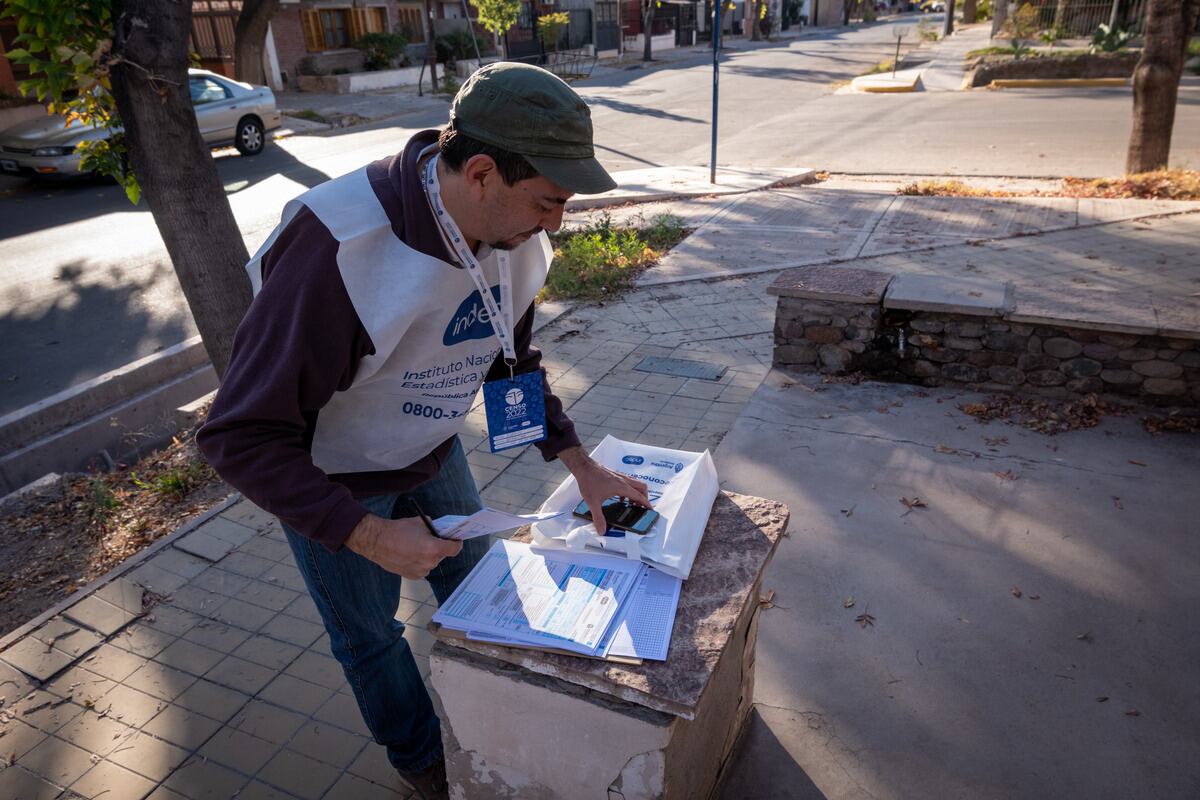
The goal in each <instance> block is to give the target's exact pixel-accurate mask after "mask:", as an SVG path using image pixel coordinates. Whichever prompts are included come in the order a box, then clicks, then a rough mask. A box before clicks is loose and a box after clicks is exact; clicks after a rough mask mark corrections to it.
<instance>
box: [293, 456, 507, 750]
mask: <svg viewBox="0 0 1200 800" xmlns="http://www.w3.org/2000/svg"><path fill="white" fill-rule="evenodd" d="M409 498H414V499H415V500H416V501H417V502H418V503H420V505H421V510H423V511H424V512H425V513H426V514H427V515H429V516H430V517H431V518H433V519H437V518H438V517H440V516H442V515H444V514H471V513H474V512H475V511H478V510H479V509H480V508H482V507H483V504H482V502H481V501H480V499H479V490H478V489H477V488H476V487H475V479H474V478H473V477H472V476H471V470H470V468H469V467H468V465H467V458H466V455H465V454H464V453H463V449H462V443H461V442H455V445H454V449H453V450H452V451H451V453H450V456H449V457H448V458H447V460H446V463H445V465H444V466H443V467H442V471H441V472H439V473H438V474H437V476H436V477H434V478H433V479H431V480H429V481H427V482H426V483H423V484H421V485H420V486H418V487H417V488H416V489H414V490H412V491H411V492H408V493H406V494H389V495H380V496H377V497H369V498H364V499H361V502H362V504H363V505H364V506H366V507H367V508H368V509H369V510H370V511H371V513H373V514H377V515H378V516H381V517H385V518H389V519H401V518H403V517H411V516H414V514H413V512H412V511H411V510H410V508H411V507H410V505H409ZM283 530H284V533H286V534H287V539H288V544H290V545H291V547H292V554H293V555H294V556H295V557H296V565H297V566H298V567H299V568H300V572H301V573H302V574H303V575H304V582H305V583H306V584H307V585H308V591H309V594H311V595H312V598H313V600H314V601H316V604H317V610H318V611H319V612H320V613H321V618H322V619H323V620H324V621H325V630H326V631H328V632H329V644H330V649H331V650H332V651H333V656H334V658H336V659H337V660H338V662H339V663H340V664H341V665H342V670H343V671H344V672H345V673H346V680H347V681H349V683H350V688H351V689H352V690H353V691H354V697H355V699H356V700H358V708H359V710H360V711H361V712H362V715H363V720H364V721H365V722H366V723H367V728H368V729H369V730H370V731H371V735H372V736H374V737H375V741H376V742H378V743H379V744H382V745H384V746H385V747H387V753H388V760H389V761H391V763H392V766H394V767H395V768H396V769H398V770H403V771H406V772H416V771H419V770H422V769H425V768H426V767H428V766H430V765H431V764H434V763H435V762H437V760H438V759H440V758H441V757H442V734H441V724H440V723H439V722H438V718H437V714H436V713H435V712H434V710H433V703H432V702H430V699H429V693H428V692H427V691H426V690H425V685H424V683H422V681H421V673H420V671H419V670H418V669H417V664H416V662H415V661H414V660H413V654H412V650H410V649H409V646H408V642H406V641H405V640H404V636H403V633H404V625H402V624H401V623H400V622H399V621H397V620H396V619H395V617H396V610H397V608H398V607H399V605H400V584H401V581H402V579H401V577H400V576H399V575H396V574H394V573H391V572H388V571H387V570H385V569H383V568H382V567H380V566H378V565H377V564H375V563H374V562H373V561H369V560H368V559H366V558H363V557H362V556H360V555H358V554H357V553H354V552H351V550H350V549H349V548H346V547H343V548H342V549H341V550H339V551H338V552H336V553H331V552H329V550H327V549H326V548H325V547H324V546H322V545H320V544H317V543H316V542H314V541H312V540H311V539H308V538H306V537H305V536H302V535H301V534H299V533H297V532H296V531H294V530H292V529H290V528H289V527H288V526H287V525H284V526H283ZM490 544H491V543H490V541H489V539H488V537H481V538H479V539H471V540H469V541H466V542H464V543H463V549H462V552H461V553H459V554H458V555H457V556H455V557H454V558H448V559H446V560H444V561H442V563H440V564H438V566H437V567H435V568H434V570H433V572H431V573H429V576H428V578H427V580H428V581H429V585H430V586H431V587H432V588H433V594H434V596H435V597H436V598H437V601H438V604H439V605H440V604H442V603H444V602H445V601H446V598H447V597H449V596H450V593H451V592H453V591H454V589H455V587H457V586H458V584H459V583H460V582H461V581H462V579H463V578H465V577H466V576H467V573H468V572H470V571H471V568H472V567H474V566H475V564H476V563H478V561H479V560H480V559H481V558H483V556H484V554H486V553H487V551H488V547H489V546H490Z"/></svg>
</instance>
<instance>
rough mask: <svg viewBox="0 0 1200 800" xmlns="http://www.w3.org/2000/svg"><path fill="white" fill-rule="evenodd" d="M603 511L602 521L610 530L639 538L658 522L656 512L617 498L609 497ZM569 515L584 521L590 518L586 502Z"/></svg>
mask: <svg viewBox="0 0 1200 800" xmlns="http://www.w3.org/2000/svg"><path fill="white" fill-rule="evenodd" d="M603 509H604V521H605V522H607V523H608V526H609V527H610V528H616V529H617V530H622V531H628V532H629V533H636V534H637V535H639V536H645V535H646V534H647V533H649V532H650V529H651V528H653V527H654V523H655V522H657V521H658V512H657V511H655V510H654V509H652V508H642V507H641V506H635V505H634V504H633V503H630V502H628V501H626V500H622V499H621V498H619V497H610V498H609V499H608V500H605V501H604V507H603ZM571 513H573V514H574V515H575V516H577V517H580V518H582V519H586V520H591V518H592V511H591V509H589V508H588V504H587V501H586V500H582V501H580V503H579V505H577V506H575V510H574V511H573V512H571Z"/></svg>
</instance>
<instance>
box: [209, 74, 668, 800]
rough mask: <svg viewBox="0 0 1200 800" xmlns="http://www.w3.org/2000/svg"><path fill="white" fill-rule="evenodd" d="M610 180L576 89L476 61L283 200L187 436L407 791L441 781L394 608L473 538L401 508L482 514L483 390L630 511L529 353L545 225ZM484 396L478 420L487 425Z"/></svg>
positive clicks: (525, 433) (434, 740) (457, 570)
mask: <svg viewBox="0 0 1200 800" xmlns="http://www.w3.org/2000/svg"><path fill="white" fill-rule="evenodd" d="M615 185H616V184H615V183H614V182H613V180H612V178H610V177H609V175H608V174H607V173H606V172H605V171H604V169H603V168H602V167H601V166H600V164H599V162H598V161H596V159H595V157H594V151H593V147H592V126H591V117H590V113H589V111H588V108H587V106H586V104H584V103H583V101H582V100H581V99H580V98H579V96H578V95H576V94H575V92H574V91H573V90H572V89H571V88H570V87H569V86H567V85H566V84H565V83H563V82H562V81H561V80H559V79H558V78H556V77H554V76H553V75H551V74H550V73H548V72H546V71H545V70H541V69H538V68H537V67H531V66H526V65H521V64H495V65H492V66H489V67H486V68H484V69H482V70H480V71H479V72H477V73H475V75H474V76H473V77H472V78H471V79H470V80H469V81H467V83H466V84H465V85H464V86H463V88H462V90H461V91H460V92H459V93H458V96H457V97H455V99H454V103H453V105H452V106H451V110H450V124H449V125H448V126H447V127H446V128H445V129H444V130H443V131H441V132H440V134H439V133H438V132H437V131H425V132H422V133H419V134H417V135H416V136H414V137H413V138H412V139H411V140H409V141H408V143H407V144H406V145H405V147H404V150H403V151H402V152H401V153H400V154H399V155H397V156H395V157H393V158H388V159H384V160H382V161H377V162H375V163H373V164H370V165H368V166H367V167H365V168H364V169H361V170H358V171H356V172H353V173H350V174H349V175H346V176H343V177H341V178H337V179H335V180H332V181H329V182H328V183H325V184H322V185H320V186H318V187H316V188H314V189H311V190H309V191H308V192H306V193H305V194H303V195H301V196H300V197H299V198H297V199H296V200H293V201H292V202H291V203H289V204H288V205H287V206H286V207H285V209H284V212H283V219H282V222H281V223H280V225H279V227H277V228H276V229H275V231H274V232H273V233H272V234H271V236H270V238H268V239H267V241H266V243H265V244H264V245H263V246H262V248H261V249H260V250H259V251H258V253H257V254H256V255H255V256H254V258H253V259H252V260H251V262H250V264H249V265H248V267H247V268H248V270H249V272H250V278H251V282H252V283H253V285H254V289H255V299H254V302H253V304H252V305H251V307H250V310H249V311H248V312H247V314H246V317H245V319H244V320H243V322H242V324H241V326H240V327H239V329H238V332H237V337H236V339H235V342H234V350H233V356H232V360H231V362H230V365H229V369H228V370H227V372H226V374H225V378H224V382H223V384H222V386H221V389H220V392H219V393H218V394H217V399H216V401H215V402H214V403H213V408H212V411H211V412H210V414H209V418H208V423H207V424H206V425H205V426H204V427H203V429H202V430H201V431H200V434H199V436H198V437H197V441H198V443H199V445H200V448H201V450H202V451H203V452H204V454H205V456H206V457H207V458H208V460H209V461H210V463H212V465H213V466H214V467H215V468H216V469H217V471H218V472H219V473H220V474H221V475H222V476H223V477H224V478H225V479H226V480H227V481H228V482H229V483H230V484H232V485H233V486H235V487H237V488H238V489H239V490H241V491H242V493H243V494H245V496H246V497H248V498H249V499H250V500H252V501H254V502H255V503H257V504H258V505H259V506H261V507H263V508H264V509H266V510H268V511H270V512H271V513H273V514H275V515H276V516H278V517H279V519H280V521H281V523H282V525H283V529H284V532H285V533H286V535H287V539H288V542H289V543H290V545H291V548H292V552H293V554H294V555H295V558H296V563H297V565H298V566H299V568H300V571H301V573H303V575H304V579H305V583H306V584H307V586H308V589H309V592H310V594H311V595H312V597H313V600H314V601H315V602H316V606H317V608H318V610H319V611H320V613H321V616H322V618H323V619H324V622H325V628H326V630H327V631H328V632H329V640H330V647H331V650H332V652H333V655H334V656H335V657H336V658H337V660H338V661H339V662H340V663H341V665H342V667H343V670H344V671H345V673H346V679H347V680H348V681H349V684H350V687H351V688H352V690H353V691H354V696H355V698H356V699H357V700H358V704H359V709H360V710H361V712H362V714H363V718H364V720H365V721H366V724H367V727H368V728H369V729H370V731H371V733H372V735H373V736H374V738H375V740H376V741H377V742H379V743H380V744H383V745H385V746H386V747H387V752H388V757H389V759H390V760H391V763H392V764H393V766H395V767H396V769H397V770H399V771H400V774H401V776H402V777H403V778H404V779H405V781H406V782H408V783H409V784H411V785H413V786H414V787H416V788H417V789H418V790H419V791H420V792H421V793H422V794H423V795H424V796H425V797H426V798H432V797H442V796H444V795H445V791H446V790H445V766H444V761H443V756H442V744H441V733H440V727H439V723H438V720H437V716H436V715H435V713H434V711H433V707H432V704H431V703H430V700H429V696H428V694H427V693H426V691H425V688H424V685H423V683H422V680H421V675H420V673H419V671H418V669H417V666H416V664H415V662H414V660H413V656H412V653H411V651H410V650H409V647H408V644H407V643H406V642H405V640H404V638H403V636H402V635H401V634H402V632H403V626H402V625H400V624H399V623H398V622H397V621H396V620H395V619H394V617H395V614H396V610H397V607H398V605H399V599H400V585H401V581H402V580H403V579H420V578H427V579H428V580H429V583H430V585H431V586H432V588H433V592H434V594H435V596H436V597H437V600H438V602H439V603H441V602H444V601H445V600H446V598H447V597H448V596H449V594H450V593H451V592H452V591H453V590H454V588H455V587H456V586H457V585H458V584H459V582H460V581H461V580H462V579H463V578H464V577H465V576H466V574H467V573H468V572H469V571H470V570H471V568H472V566H474V564H475V563H476V562H477V561H478V560H479V559H480V558H482V556H483V554H484V553H485V552H486V550H487V547H488V542H487V541H486V540H472V541H468V542H466V543H465V544H464V543H459V542H452V541H446V540H442V539H438V538H436V537H435V536H433V535H431V534H430V532H429V531H428V529H427V527H426V526H425V524H424V522H423V521H422V519H421V518H420V512H421V511H423V512H424V513H425V514H427V515H428V516H430V517H433V518H436V517H439V516H442V515H445V514H470V513H472V512H474V511H476V510H478V509H479V508H480V507H481V505H480V499H479V493H478V490H477V489H476V487H475V483H474V481H473V479H472V477H471V474H470V471H469V469H468V466H467V462H466V457H465V455H464V453H463V448H462V445H461V444H460V443H459V441H458V437H457V433H458V431H459V430H460V428H461V425H462V421H463V419H464V416H465V414H466V413H467V411H469V410H470V408H471V406H472V404H473V402H474V401H475V398H476V395H477V392H478V390H479V388H480V385H481V384H482V383H485V380H486V385H485V387H484V392H485V395H488V396H489V397H490V395H493V394H496V392H494V391H492V388H493V387H500V388H499V397H501V398H505V397H507V398H508V400H507V402H508V403H509V405H512V403H513V401H514V398H516V399H518V400H519V399H520V398H525V397H527V396H528V394H529V393H530V392H532V393H534V394H535V395H536V396H537V397H540V398H541V399H543V400H544V402H545V418H544V421H543V420H541V419H540V418H537V416H536V414H534V416H533V418H532V419H531V421H530V422H529V423H528V427H521V428H517V429H515V430H514V431H508V430H507V429H505V430H504V431H499V430H494V429H493V430H489V435H490V436H492V437H493V439H495V438H499V439H500V440H501V441H502V442H512V441H518V442H524V441H530V440H532V439H536V438H537V436H538V433H537V431H539V430H541V429H540V428H539V427H538V426H539V425H544V430H545V438H544V439H543V440H542V441H540V442H538V443H537V446H538V448H539V449H540V450H541V452H542V455H543V457H544V458H546V459H547V460H551V459H553V458H555V457H557V458H559V459H561V460H562V461H563V463H564V464H565V465H566V466H567V468H568V469H569V470H570V471H571V473H572V474H573V475H574V477H575V478H576V480H577V481H578V483H579V487H580V492H581V494H582V496H583V498H584V499H585V500H586V501H587V502H588V504H589V506H590V507H592V508H599V507H600V506H601V503H602V501H603V500H604V499H606V498H608V497H612V496H617V495H619V496H622V497H626V498H628V499H630V500H631V501H633V502H636V503H640V504H643V505H649V502H648V498H647V495H646V486H645V484H643V483H641V482H639V481H636V480H633V479H630V478H627V477H626V476H623V475H621V474H619V473H617V472H614V471H611V470H608V469H606V468H604V467H601V466H600V465H598V464H597V463H596V462H594V461H593V460H592V459H591V458H589V457H588V455H587V454H586V453H585V452H584V451H583V449H582V448H581V446H580V442H579V438H578V437H577V436H576V435H575V430H574V426H573V424H572V423H571V421H570V420H569V419H568V418H567V416H566V415H565V414H564V413H563V409H562V403H561V402H560V401H559V400H558V399H557V398H555V397H554V395H553V393H551V391H550V389H549V387H548V385H547V384H546V382H545V381H544V372H543V371H542V370H541V368H540V359H541V354H540V353H539V352H538V351H537V350H536V349H534V348H533V347H531V346H530V339H531V335H532V329H533V299H534V296H535V295H536V293H537V292H538V290H539V289H540V288H541V287H542V285H543V283H544V282H545V278H546V271H547V269H548V267H549V261H550V255H551V250H550V246H549V242H548V238H547V236H546V233H545V231H554V230H557V229H558V227H559V226H560V225H561V224H562V215H563V210H564V205H565V203H566V202H567V200H568V199H569V198H570V196H571V195H572V194H574V193H585V194H586V193H599V192H604V191H607V190H609V189H611V188H613V187H614V186H615ZM514 310H517V311H521V312H523V315H521V316H520V317H519V318H517V319H515V320H514V316H515V315H514ZM510 387H512V388H510ZM513 388H518V389H520V391H517V392H514V391H513ZM489 393H490V394H489ZM488 402H489V428H492V427H493V426H502V425H503V424H504V423H503V422H495V423H493V420H492V414H491V413H490V411H491V406H490V404H491V403H492V399H489V401H488ZM498 402H499V403H500V410H501V411H503V410H504V403H505V402H506V401H505V400H503V399H501V400H499V401H498ZM521 405H522V407H524V405H525V404H521ZM530 405H533V406H536V405H537V403H533V404H530ZM499 416H500V417H503V416H504V414H499ZM531 431H532V433H531ZM414 501H415V502H414ZM602 525H603V521H602V520H597V527H598V529H601V527H602ZM600 532H601V533H603V530H602V529H601V530H600Z"/></svg>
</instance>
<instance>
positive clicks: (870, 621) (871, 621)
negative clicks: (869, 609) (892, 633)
mask: <svg viewBox="0 0 1200 800" xmlns="http://www.w3.org/2000/svg"><path fill="white" fill-rule="evenodd" d="M854 621H855V622H857V623H858V627H860V628H865V627H867V626H868V625H870V626H874V625H875V618H874V617H872V616H871V615H870V614H859V615H858V616H857V617H855V618H854Z"/></svg>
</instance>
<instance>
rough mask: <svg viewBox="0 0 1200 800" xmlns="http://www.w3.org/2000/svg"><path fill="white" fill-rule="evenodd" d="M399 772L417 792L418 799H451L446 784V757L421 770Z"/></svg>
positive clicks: (401, 778) (402, 778)
mask: <svg viewBox="0 0 1200 800" xmlns="http://www.w3.org/2000/svg"><path fill="white" fill-rule="evenodd" d="M398 772H399V773H400V780H402V781H404V782H405V783H407V784H408V785H409V788H411V789H412V790H413V791H414V792H416V798H417V800H450V790H449V787H448V786H447V785H446V761H445V759H441V758H439V759H438V760H437V761H436V762H434V763H433V764H431V765H430V766H428V767H426V768H425V769H423V770H421V771H420V772H405V771H404V770H398Z"/></svg>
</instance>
